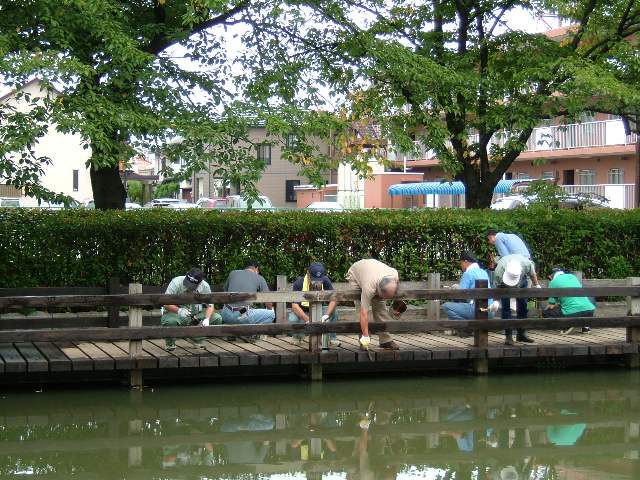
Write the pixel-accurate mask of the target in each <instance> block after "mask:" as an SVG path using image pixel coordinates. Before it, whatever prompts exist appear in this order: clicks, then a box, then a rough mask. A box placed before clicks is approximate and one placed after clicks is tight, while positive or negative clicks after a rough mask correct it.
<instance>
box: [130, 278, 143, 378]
mask: <svg viewBox="0 0 640 480" xmlns="http://www.w3.org/2000/svg"><path fill="white" fill-rule="evenodd" d="M140 293H142V284H141V283H130V284H129V294H131V295H134V294H140ZM141 326H142V309H141V308H138V307H133V306H130V307H129V327H141ZM141 354H142V340H129V357H130V358H132V359H134V361H135V360H136V359H137V357H138V356H140V355H141ZM129 385H130V386H131V387H133V388H142V370H140V369H139V368H138V366H137V365H135V366H134V368H133V370H131V373H130V379H129Z"/></svg>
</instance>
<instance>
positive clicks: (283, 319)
mask: <svg viewBox="0 0 640 480" xmlns="http://www.w3.org/2000/svg"><path fill="white" fill-rule="evenodd" d="M276 290H277V291H278V292H284V291H285V290H287V276H286V275H278V276H277V277H276ZM276 323H287V304H286V303H285V302H278V303H276Z"/></svg>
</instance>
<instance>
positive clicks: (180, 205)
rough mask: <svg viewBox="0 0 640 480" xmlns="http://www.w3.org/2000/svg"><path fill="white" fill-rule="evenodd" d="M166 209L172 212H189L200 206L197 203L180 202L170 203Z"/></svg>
mask: <svg viewBox="0 0 640 480" xmlns="http://www.w3.org/2000/svg"><path fill="white" fill-rule="evenodd" d="M165 208H170V209H172V210H188V209H191V208H198V205H196V204H195V203H189V202H178V203H170V204H169V205H167V206H166V207H165Z"/></svg>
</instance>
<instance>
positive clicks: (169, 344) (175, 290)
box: [160, 267, 222, 352]
mask: <svg viewBox="0 0 640 480" xmlns="http://www.w3.org/2000/svg"><path fill="white" fill-rule="evenodd" d="M165 293H166V294H167V295H183V294H185V293H201V294H206V293H211V287H210V286H209V284H208V283H207V282H206V280H205V279H204V273H203V272H202V270H200V269H199V268H195V267H194V268H192V269H191V270H189V271H188V272H187V273H186V275H183V276H179V277H175V278H174V279H173V280H171V282H170V283H169V286H168V287H167V291H166V292H165ZM221 323H222V317H221V316H220V314H218V313H215V310H214V308H213V305H211V304H205V305H199V304H194V305H164V306H163V307H162V318H161V319H160V324H161V325H162V326H165V327H185V326H188V325H202V326H203V327H208V326H209V325H220V324H221ZM187 340H189V341H190V342H191V343H193V344H195V346H196V347H198V348H204V337H196V338H193V339H187ZM165 343H166V349H167V350H168V351H170V352H171V351H173V350H175V349H176V341H175V338H165Z"/></svg>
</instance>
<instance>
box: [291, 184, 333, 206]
mask: <svg viewBox="0 0 640 480" xmlns="http://www.w3.org/2000/svg"><path fill="white" fill-rule="evenodd" d="M337 193H338V186H337V185H330V186H327V187H324V188H313V187H308V188H304V189H300V190H297V191H296V196H297V198H296V207H297V208H306V207H308V206H309V205H311V204H312V203H313V202H324V201H326V200H325V196H326V195H332V196H335V195H336V194H337Z"/></svg>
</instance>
